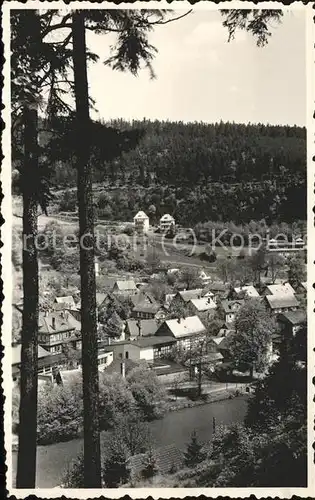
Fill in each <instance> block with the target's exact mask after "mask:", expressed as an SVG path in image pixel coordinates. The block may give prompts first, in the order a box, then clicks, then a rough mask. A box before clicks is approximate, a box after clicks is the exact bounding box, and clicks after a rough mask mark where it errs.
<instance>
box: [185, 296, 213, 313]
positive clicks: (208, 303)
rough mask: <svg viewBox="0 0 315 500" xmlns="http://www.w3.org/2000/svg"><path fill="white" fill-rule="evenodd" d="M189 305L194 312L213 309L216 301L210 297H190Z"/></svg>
mask: <svg viewBox="0 0 315 500" xmlns="http://www.w3.org/2000/svg"><path fill="white" fill-rule="evenodd" d="M189 305H190V306H191V308H192V310H193V312H194V314H197V313H202V312H211V311H215V309H216V308H217V305H216V303H215V302H214V301H213V300H212V298H211V297H202V298H200V299H191V300H190V301H189Z"/></svg>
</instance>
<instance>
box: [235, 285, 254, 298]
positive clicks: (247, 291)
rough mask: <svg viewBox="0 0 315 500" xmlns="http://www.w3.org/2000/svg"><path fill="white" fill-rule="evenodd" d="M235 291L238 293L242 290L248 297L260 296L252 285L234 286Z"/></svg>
mask: <svg viewBox="0 0 315 500" xmlns="http://www.w3.org/2000/svg"><path fill="white" fill-rule="evenodd" d="M234 291H235V293H237V294H239V293H242V292H245V294H246V295H247V296H248V297H255V298H256V297H260V295H259V293H258V292H257V290H256V288H255V287H254V286H253V285H247V286H242V287H236V288H234Z"/></svg>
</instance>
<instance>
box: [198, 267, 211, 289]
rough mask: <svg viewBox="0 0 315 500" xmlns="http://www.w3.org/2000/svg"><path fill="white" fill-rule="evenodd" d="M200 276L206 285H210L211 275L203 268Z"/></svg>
mask: <svg viewBox="0 0 315 500" xmlns="http://www.w3.org/2000/svg"><path fill="white" fill-rule="evenodd" d="M199 278H200V279H201V280H202V283H203V285H204V286H206V285H208V284H209V283H210V281H211V276H210V275H209V274H207V273H206V272H205V271H204V270H202V271H201V272H200V274H199Z"/></svg>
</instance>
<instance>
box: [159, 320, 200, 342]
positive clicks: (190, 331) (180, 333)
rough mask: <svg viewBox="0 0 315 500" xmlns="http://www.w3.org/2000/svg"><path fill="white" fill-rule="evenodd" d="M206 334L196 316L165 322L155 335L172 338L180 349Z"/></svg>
mask: <svg viewBox="0 0 315 500" xmlns="http://www.w3.org/2000/svg"><path fill="white" fill-rule="evenodd" d="M205 333H206V328H205V326H204V325H203V323H202V321H201V319H200V318H199V317H198V316H188V317H187V318H178V319H168V320H165V321H164V322H163V323H162V324H161V325H160V327H159V328H158V330H157V332H156V334H155V335H157V336H160V335H162V336H167V337H173V338H175V339H176V340H177V344H179V345H180V346H181V347H184V348H188V347H189V346H190V345H191V343H192V341H194V340H198V338H200V337H203V336H204V335H205Z"/></svg>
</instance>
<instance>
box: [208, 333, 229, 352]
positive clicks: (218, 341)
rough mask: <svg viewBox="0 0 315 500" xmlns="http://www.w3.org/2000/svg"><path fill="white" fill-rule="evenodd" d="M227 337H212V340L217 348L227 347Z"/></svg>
mask: <svg viewBox="0 0 315 500" xmlns="http://www.w3.org/2000/svg"><path fill="white" fill-rule="evenodd" d="M227 337H228V335H227V336H226V337H213V339H212V342H213V343H214V344H215V345H216V346H217V348H218V349H228V340H227Z"/></svg>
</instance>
